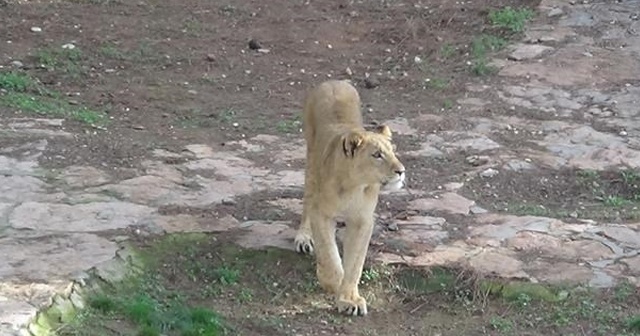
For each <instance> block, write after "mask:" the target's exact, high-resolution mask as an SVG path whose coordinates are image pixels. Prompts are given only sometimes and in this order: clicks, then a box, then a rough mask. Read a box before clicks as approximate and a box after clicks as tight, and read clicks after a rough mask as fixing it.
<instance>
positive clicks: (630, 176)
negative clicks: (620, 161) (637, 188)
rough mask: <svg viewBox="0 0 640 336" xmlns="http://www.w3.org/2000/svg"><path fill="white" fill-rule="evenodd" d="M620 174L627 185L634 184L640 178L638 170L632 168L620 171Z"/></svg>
mask: <svg viewBox="0 0 640 336" xmlns="http://www.w3.org/2000/svg"><path fill="white" fill-rule="evenodd" d="M620 176H621V177H622V181H623V182H624V183H625V184H627V185H633V184H634V183H637V182H638V181H639V180H640V175H638V172H636V171H634V170H631V169H625V170H622V171H620Z"/></svg>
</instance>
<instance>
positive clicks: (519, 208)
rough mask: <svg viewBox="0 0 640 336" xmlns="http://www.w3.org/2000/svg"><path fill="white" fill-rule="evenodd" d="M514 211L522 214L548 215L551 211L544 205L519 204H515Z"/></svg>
mask: <svg viewBox="0 0 640 336" xmlns="http://www.w3.org/2000/svg"><path fill="white" fill-rule="evenodd" d="M514 208H515V209H514V213H515V214H517V215H521V216H523V215H524V216H539V217H543V216H548V215H549V213H550V211H549V209H547V208H545V207H544V206H543V205H534V204H519V205H516V206H514Z"/></svg>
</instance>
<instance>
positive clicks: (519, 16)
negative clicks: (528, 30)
mask: <svg viewBox="0 0 640 336" xmlns="http://www.w3.org/2000/svg"><path fill="white" fill-rule="evenodd" d="M532 18H533V11H531V10H530V9H528V8H519V9H514V8H511V7H509V6H507V7H505V8H503V9H500V10H491V11H490V12H489V21H490V22H491V24H492V25H493V26H494V27H498V28H503V29H508V30H510V31H511V32H512V33H520V32H522V31H524V26H525V23H527V21H529V20H531V19H532Z"/></svg>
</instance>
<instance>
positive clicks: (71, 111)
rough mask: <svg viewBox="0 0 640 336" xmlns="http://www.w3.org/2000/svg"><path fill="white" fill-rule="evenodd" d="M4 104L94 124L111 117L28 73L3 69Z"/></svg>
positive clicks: (0, 96) (0, 99)
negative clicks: (75, 101) (69, 98)
mask: <svg viewBox="0 0 640 336" xmlns="http://www.w3.org/2000/svg"><path fill="white" fill-rule="evenodd" d="M0 89H3V90H5V91H6V92H5V93H4V94H0V104H1V105H4V106H6V107H10V108H14V109H17V110H20V111H22V112H25V113H35V114H39V115H43V116H53V117H62V118H68V119H72V120H76V121H80V122H83V123H86V124H90V125H100V124H104V123H105V122H106V121H107V119H106V117H105V115H104V114H103V113H101V112H99V111H95V110H92V109H90V108H88V107H85V106H82V105H77V104H71V103H69V102H68V101H66V100H64V99H63V97H62V95H61V94H59V93H57V92H55V91H50V90H47V89H45V88H43V87H41V86H40V85H38V84H37V82H36V81H35V80H34V79H32V78H31V77H29V76H28V75H27V74H25V73H20V72H0Z"/></svg>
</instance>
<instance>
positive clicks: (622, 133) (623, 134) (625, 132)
mask: <svg viewBox="0 0 640 336" xmlns="http://www.w3.org/2000/svg"><path fill="white" fill-rule="evenodd" d="M618 134H619V135H620V136H627V134H628V133H627V131H624V130H623V131H620V133H618Z"/></svg>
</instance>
